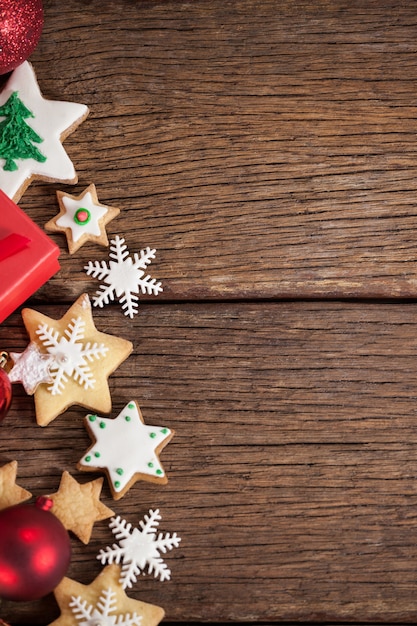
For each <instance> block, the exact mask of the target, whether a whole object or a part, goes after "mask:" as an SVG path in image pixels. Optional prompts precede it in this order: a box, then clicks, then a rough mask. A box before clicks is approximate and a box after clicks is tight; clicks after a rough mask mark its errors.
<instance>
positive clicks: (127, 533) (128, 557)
mask: <svg viewBox="0 0 417 626" xmlns="http://www.w3.org/2000/svg"><path fill="white" fill-rule="evenodd" d="M160 519H161V516H160V515H159V509H156V510H155V511H152V509H150V511H149V515H145V518H144V521H143V520H141V521H140V522H139V525H140V528H141V530H139V529H138V528H134V529H133V530H132V525H131V524H128V523H127V522H126V520H124V519H122V518H121V517H120V515H118V516H117V517H112V519H111V521H110V525H109V526H110V528H111V530H112V532H113V534H114V535H115V537H116V539H118V540H120V541H119V544H116V543H115V544H113V545H112V547H111V548H110V547H107V548H106V549H105V550H100V553H99V555H98V556H97V558H98V559H99V561H101V563H102V564H104V563H109V564H110V565H111V564H112V563H117V564H119V563H120V562H121V563H122V570H121V574H120V581H119V582H120V583H121V584H122V585H123V589H126V587H131V586H132V584H133V583H134V582H136V580H137V575H138V574H140V573H142V574H144V573H145V572H143V569H144V568H145V567H146V565H147V566H148V574H152V573H153V574H154V576H155V578H158V577H159V578H160V580H169V579H170V578H171V570H169V569H168V567H167V565H166V563H164V561H163V560H162V558H161V557H160V552H163V553H164V554H165V552H167V550H172V548H177V547H178V545H179V543H180V541H181V539H180V537H178V536H177V534H176V533H174V534H173V535H170V534H169V533H165V535H163V533H159V535H158V536H157V535H156V532H155V531H156V527H157V526H158V524H159V520H160Z"/></svg>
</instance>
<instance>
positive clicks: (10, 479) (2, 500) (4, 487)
mask: <svg viewBox="0 0 417 626" xmlns="http://www.w3.org/2000/svg"><path fill="white" fill-rule="evenodd" d="M16 476H17V461H11V462H10V463H7V465H3V467H0V510H2V509H6V508H7V507H9V506H14V505H15V504H20V503H21V502H24V501H25V500H29V498H30V497H31V496H32V494H31V493H30V492H29V491H26V489H23V487H19V485H17V484H16Z"/></svg>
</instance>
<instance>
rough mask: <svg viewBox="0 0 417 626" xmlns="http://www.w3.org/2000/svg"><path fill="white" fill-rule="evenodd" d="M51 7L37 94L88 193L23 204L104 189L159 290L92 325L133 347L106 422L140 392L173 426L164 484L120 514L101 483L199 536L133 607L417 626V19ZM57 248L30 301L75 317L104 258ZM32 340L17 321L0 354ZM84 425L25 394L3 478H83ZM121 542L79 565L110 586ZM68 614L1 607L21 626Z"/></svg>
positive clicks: (398, 5) (32, 210) (145, 584)
mask: <svg viewBox="0 0 417 626" xmlns="http://www.w3.org/2000/svg"><path fill="white" fill-rule="evenodd" d="M44 4H45V29H44V32H43V35H42V39H41V42H40V44H39V46H38V48H37V49H36V51H35V53H34V54H33V56H32V58H31V61H32V62H33V65H34V67H35V70H36V73H37V76H38V80H39V84H40V87H41V89H42V92H43V94H44V96H45V97H48V98H52V99H57V100H63V99H66V100H72V101H77V102H82V103H85V104H87V105H88V106H89V107H90V116H89V118H88V119H87V121H85V122H84V123H83V124H82V126H80V127H79V128H78V129H77V131H76V132H75V133H74V134H73V135H71V136H70V137H68V138H67V139H66V141H65V147H66V149H67V151H68V153H69V154H70V156H71V158H72V160H73V161H74V164H75V166H76V169H77V171H78V174H79V183H78V184H77V185H75V186H64V185H59V184H39V183H35V184H33V185H31V186H30V187H29V189H28V190H27V192H26V193H25V195H24V196H23V198H22V200H21V202H20V206H21V207H22V208H23V209H24V210H25V211H27V213H28V214H29V215H30V216H31V217H32V218H33V219H34V220H35V221H36V222H37V223H38V224H39V225H41V226H42V225H44V224H45V223H46V222H47V221H48V220H50V219H51V218H52V217H53V216H54V215H55V214H56V213H57V211H58V205H57V202H56V196H55V193H56V190H57V189H60V190H63V191H66V192H68V193H73V194H74V195H78V194H79V193H81V192H82V191H83V190H84V189H85V188H86V187H87V186H88V185H89V184H90V183H95V185H96V187H97V192H98V196H99V199H100V201H101V202H103V203H107V204H109V205H111V206H118V207H119V208H120V209H121V214H120V216H118V217H117V218H116V219H115V220H114V221H113V222H111V223H110V224H109V225H108V228H107V232H108V234H109V236H110V237H111V236H114V235H115V234H119V235H123V236H125V237H126V240H127V243H128V245H129V248H130V249H131V251H132V252H134V251H137V250H139V249H140V248H142V247H145V246H148V245H149V246H151V247H155V248H156V249H157V257H156V259H155V261H154V262H153V263H152V265H151V266H150V273H151V274H152V276H153V277H155V278H156V279H158V280H161V281H162V283H163V287H164V292H163V293H162V294H161V295H160V296H158V298H153V297H149V296H142V300H143V303H142V304H141V306H140V312H139V315H138V316H137V317H136V318H135V319H134V320H132V321H130V320H127V319H126V318H125V317H124V316H123V315H122V313H121V311H120V308H119V306H118V305H116V304H115V305H113V306H110V307H107V308H105V309H103V310H99V309H95V311H94V318H95V320H96V323H97V327H98V328H99V330H101V331H103V332H108V333H114V334H117V335H120V336H122V337H124V338H126V339H129V340H131V341H133V343H134V352H133V354H132V356H131V357H130V358H129V359H128V361H126V362H125V363H124V364H123V365H122V366H121V367H120V368H119V369H118V370H117V372H115V374H114V375H112V376H111V378H110V387H111V393H112V398H113V406H114V412H118V411H119V410H120V409H121V408H122V407H123V406H124V405H125V403H126V401H127V400H129V399H131V398H135V399H137V400H138V402H139V404H140V406H141V409H142V412H143V415H144V418H145V421H146V422H147V423H150V424H152V423H154V424H164V425H167V426H169V427H172V428H174V429H175V430H176V436H175V438H174V439H173V441H172V442H171V443H170V444H169V446H167V448H166V449H165V450H164V451H163V454H162V460H163V463H164V466H165V468H166V470H167V473H168V477H169V482H168V485H166V486H164V487H155V486H152V485H149V484H147V483H143V482H142V483H137V484H136V485H135V486H134V487H133V488H132V489H131V490H130V492H129V493H128V494H127V495H126V496H125V497H124V498H123V499H122V500H121V501H119V502H117V503H114V502H113V501H112V500H111V498H110V492H109V490H108V488H107V486H106V487H105V489H104V494H103V501H104V502H105V503H106V504H107V505H108V506H112V507H114V508H115V510H116V511H117V513H119V514H121V515H123V516H125V517H126V518H127V519H128V521H130V522H131V523H132V524H137V523H138V521H139V519H140V518H141V517H142V515H143V514H144V513H145V512H146V511H147V510H148V509H149V508H150V507H159V508H160V510H161V513H162V516H163V522H162V524H161V529H163V530H166V531H169V532H172V531H176V532H178V534H179V535H180V536H181V537H182V543H181V544H180V547H179V548H178V549H176V550H175V551H173V552H171V553H169V554H168V555H167V556H166V560H167V562H168V564H169V566H170V567H171V569H172V580H171V581H169V582H164V583H161V582H160V581H156V580H154V579H153V578H151V577H143V578H141V579H140V581H139V582H138V584H137V586H135V587H134V589H133V590H132V591H130V592H129V593H130V594H131V595H132V596H134V597H136V598H140V599H143V600H145V601H148V602H154V603H156V604H159V605H160V606H162V607H164V609H165V610H166V613H167V617H166V619H167V621H168V622H171V623H178V622H180V623H202V622H212V623H220V622H229V623H230V622H231V623H238V622H244V623H247V622H257V623H263V624H276V623H284V622H300V621H301V622H302V621H304V622H307V623H317V622H325V623H327V624H328V625H329V624H331V623H333V624H336V623H343V622H344V623H346V622H349V623H355V624H357V626H359V625H360V624H361V623H362V624H363V623H369V622H371V621H373V622H375V623H382V622H384V623H386V622H396V623H398V622H403V623H415V622H416V615H417V600H416V593H415V589H416V574H415V562H416V556H417V548H416V546H417V541H416V539H417V537H416V524H415V519H416V515H415V506H416V497H417V496H416V494H417V491H416V477H417V464H416V453H415V450H416V444H417V435H416V429H415V419H416V416H417V409H416V399H417V391H416V389H417V379H416V359H415V355H416V348H417V339H416V337H417V332H416V331H417V328H416V312H417V311H416V305H415V303H414V302H413V298H414V297H415V295H416V293H417V274H416V261H415V257H416V252H415V248H416V245H415V244H416V237H415V232H414V231H415V218H416V190H417V182H416V181H417V176H416V174H417V168H416V163H417V161H416V148H415V145H416V115H417V108H416V93H417V89H416V87H417V83H416V81H417V63H416V51H417V50H416V43H415V42H416V37H415V32H416V24H417V5H416V4H415V3H413V2H409V3H406V2H402V1H400V0H366V1H365V0H349V2H348V1H347V0H323V1H313V0H304V1H298V0H295V1H291V0H282V1H280V2H276V1H275V0H262V2H259V1H257V0H236V1H234V0H233V1H232V0H201V1H200V0H199V1H194V2H185V1H184V2H181V1H175V0H166V1H163V2H158V1H136V0H112V1H111V2H107V1H105V2H103V1H99V0H66V1H65V2H59V1H58V0H45V2H44ZM53 238H54V240H55V241H56V242H57V243H58V244H59V245H60V247H61V250H62V254H61V264H62V269H61V271H60V272H59V273H58V274H57V275H56V276H55V277H54V278H53V279H52V280H50V281H49V282H48V283H47V284H46V285H45V286H44V287H43V288H42V289H40V290H39V291H38V292H37V293H36V294H35V296H34V297H33V298H32V300H31V304H32V305H33V306H35V307H36V308H37V309H39V310H42V312H44V313H46V314H48V315H51V316H52V317H60V316H61V315H62V314H63V313H64V312H65V310H66V309H67V307H68V306H69V304H70V303H72V302H73V301H74V300H75V299H76V298H77V297H78V296H79V295H80V294H81V293H83V292H88V293H89V294H90V295H93V294H94V292H95V290H96V289H97V288H98V282H97V281H95V280H94V279H91V278H88V277H87V276H86V275H85V273H84V272H83V267H84V265H85V263H86V261H88V260H90V259H91V260H95V259H97V260H106V259H107V256H108V249H105V248H102V247H98V246H93V245H90V244H87V245H85V246H84V247H83V248H81V249H80V250H79V251H78V252H77V253H76V254H75V255H72V256H70V255H69V254H68V253H67V252H66V243H65V239H64V237H63V236H60V235H53ZM382 297H383V298H386V299H387V298H389V299H390V302H391V303H387V302H378V301H377V300H376V299H377V298H382ZM314 298H315V299H317V301H315V302H310V301H309V299H314ZM348 298H352V299H353V300H354V301H352V302H349V301H348V300H347V299H348ZM338 299H344V302H340V301H337V300H338ZM406 299H410V300H411V301H410V302H408V301H406ZM286 300H287V301H286ZM26 343H27V337H26V333H25V330H24V327H23V324H22V321H21V318H20V314H19V312H16V313H15V314H14V315H12V316H11V317H10V318H9V319H8V320H7V321H6V322H5V323H3V324H2V325H0V348H1V349H6V350H12V351H19V350H22V349H23V348H24V347H25V346H26ZM84 414H85V412H84V411H83V410H82V409H80V408H77V407H73V408H72V409H70V410H69V411H67V412H66V413H64V414H63V415H61V416H60V417H59V418H57V419H56V420H55V421H54V422H53V423H52V424H50V425H49V426H48V427H47V428H40V427H38V426H36V425H35V420H34V410H33V402H32V399H31V398H29V397H27V396H26V395H25V394H24V392H23V390H22V389H21V388H20V387H19V386H16V387H15V399H14V403H13V407H12V410H11V412H10V414H9V416H8V418H7V420H6V421H5V422H4V423H3V424H2V425H1V439H0V464H4V463H6V462H8V461H10V460H12V459H14V458H16V459H17V460H18V462H19V472H18V482H19V484H21V485H22V486H23V487H25V488H27V489H29V490H31V491H32V493H33V494H34V496H37V495H40V494H43V493H52V492H54V491H56V489H57V487H58V484H59V479H60V475H61V473H62V471H63V470H69V471H71V472H72V473H73V475H74V476H76V477H77V478H78V479H79V480H80V481H83V480H85V481H87V480H88V479H90V478H92V476H90V475H88V476H85V475H81V474H80V473H78V472H77V471H76V469H75V465H76V462H77V461H78V460H79V458H80V457H81V455H82V454H83V452H84V451H85V449H86V446H88V444H89V438H88V436H87V434H86V432H85V430H84V427H83V424H82V418H83V416H84ZM112 541H113V537H112V535H111V533H110V531H109V529H108V528H107V524H106V522H101V523H99V524H97V525H96V527H95V529H94V532H93V537H92V541H91V543H90V544H89V545H88V546H87V547H85V546H83V545H82V544H81V543H80V542H78V541H77V540H76V539H75V538H72V545H73V550H74V557H73V561H72V564H71V569H70V571H69V575H70V576H72V577H74V578H77V579H78V580H80V581H81V582H83V583H88V582H89V581H90V580H92V578H93V577H94V576H95V575H96V574H97V573H98V572H99V571H100V568H101V566H100V564H99V562H98V561H97V560H96V559H95V557H96V555H97V553H98V551H99V549H100V548H102V547H104V546H105V545H108V544H109V543H111V542H112ZM57 611H58V609H57V607H56V605H55V603H54V600H53V598H52V597H48V598H45V599H44V600H42V601H39V602H36V603H25V604H12V603H8V602H3V603H1V604H0V616H1V617H2V618H3V619H5V620H8V621H10V622H11V623H12V624H13V625H15V624H16V626H19V625H22V624H25V623H26V624H31V625H34V624H40V625H43V626H45V625H46V624H48V623H50V621H52V620H53V619H54V618H55V617H56V616H57Z"/></svg>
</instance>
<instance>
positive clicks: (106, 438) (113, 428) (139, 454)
mask: <svg viewBox="0 0 417 626" xmlns="http://www.w3.org/2000/svg"><path fill="white" fill-rule="evenodd" d="M85 426H86V428H87V430H88V432H89V434H90V435H91V438H92V439H94V443H93V445H92V446H90V448H89V449H88V450H87V452H86V454H84V456H83V457H82V459H81V460H80V462H79V463H78V465H77V468H78V469H79V470H81V471H85V472H92V471H97V470H99V469H102V470H104V471H105V472H106V474H107V476H108V479H109V483H110V489H111V492H112V495H113V498H114V499H115V500H119V499H120V498H122V497H123V496H124V494H125V493H126V492H127V491H128V490H129V489H130V487H131V486H132V485H133V484H134V483H135V482H136V481H137V480H139V479H142V480H147V481H149V482H153V483H160V484H166V483H167V482H168V478H167V476H166V474H165V471H164V469H163V467H162V464H161V462H160V460H159V453H160V452H161V450H162V449H163V448H164V447H165V446H166V445H167V443H168V442H169V441H171V439H172V437H173V436H174V431H173V430H172V429H170V428H167V427H165V426H148V425H147V424H145V422H144V421H143V417H142V414H141V412H140V409H139V406H138V405H137V403H136V402H135V401H131V402H128V404H126V406H125V407H124V409H123V410H122V411H121V412H120V413H119V415H118V416H117V417H115V418H105V417H98V416H97V415H87V417H86V418H85Z"/></svg>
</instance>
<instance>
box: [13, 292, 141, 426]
mask: <svg viewBox="0 0 417 626" xmlns="http://www.w3.org/2000/svg"><path fill="white" fill-rule="evenodd" d="M22 318H23V322H24V324H25V327H26V330H27V332H28V334H29V337H30V339H31V341H33V342H34V343H36V344H37V345H38V347H39V349H40V350H41V351H42V352H43V353H45V354H49V355H52V356H53V360H52V362H51V364H50V365H49V371H50V374H51V378H52V382H51V383H50V384H48V383H43V384H40V385H39V386H38V387H37V389H36V391H35V393H34V399H35V410H36V420H37V423H38V424H39V425H40V426H46V425H47V424H49V423H50V422H51V421H52V420H54V419H55V418H56V417H57V416H58V415H60V414H61V413H63V412H64V411H65V410H66V409H67V408H68V407H70V406H72V405H73V404H78V405H80V406H83V407H85V408H88V409H90V410H93V411H102V412H104V413H109V412H110V411H111V397H110V390H109V385H108V377H109V376H110V374H112V373H113V372H114V370H115V369H116V368H117V367H118V366H119V365H120V364H121V363H122V362H123V361H124V360H125V359H127V357H128V356H129V354H130V353H131V352H132V349H133V346H132V343H131V342H130V341H126V340H125V339H121V338H119V337H116V336H115V335H109V334H106V333H102V332H99V331H98V330H97V328H96V327H95V325H94V321H93V316H92V311H91V303H90V299H89V297H88V295H87V294H82V295H81V296H80V297H79V298H78V300H76V301H75V302H74V304H73V305H72V306H71V307H70V309H68V311H67V312H66V313H65V315H64V316H63V317H62V318H61V319H59V320H54V319H51V318H50V317H47V316H46V315H43V314H42V313H39V312H38V311H35V310H34V309H23V311H22Z"/></svg>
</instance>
